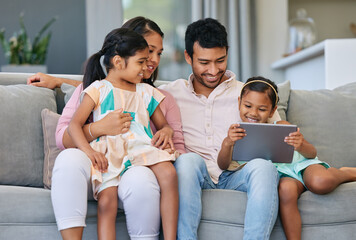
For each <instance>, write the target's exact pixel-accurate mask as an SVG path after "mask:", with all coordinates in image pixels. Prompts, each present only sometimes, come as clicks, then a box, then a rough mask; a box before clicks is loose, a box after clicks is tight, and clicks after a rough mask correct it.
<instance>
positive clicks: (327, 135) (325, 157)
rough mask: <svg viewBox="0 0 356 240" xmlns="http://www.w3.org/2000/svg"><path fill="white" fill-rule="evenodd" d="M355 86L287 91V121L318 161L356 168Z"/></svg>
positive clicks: (335, 165) (355, 84) (354, 84)
mask: <svg viewBox="0 0 356 240" xmlns="http://www.w3.org/2000/svg"><path fill="white" fill-rule="evenodd" d="M355 109H356V83H353V84H349V85H348V86H345V87H341V88H338V89H335V90H326V89H323V90H315V91H305V90H291V93H290V98H289V105H288V111H287V119H288V121H289V122H291V123H293V124H296V125H298V127H300V130H301V133H302V134H303V135H304V137H305V139H307V140H308V141H309V142H311V143H312V144H314V146H315V147H316V149H317V151H318V157H319V159H320V160H322V161H325V162H328V163H329V164H330V165H331V166H333V167H342V166H352V167H356V148H355V143H356V131H355V129H356V121H355V118H356V110H355Z"/></svg>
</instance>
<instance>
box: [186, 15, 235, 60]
mask: <svg viewBox="0 0 356 240" xmlns="http://www.w3.org/2000/svg"><path fill="white" fill-rule="evenodd" d="M195 42H198V43H199V45H200V46H201V47H203V48H215V47H226V52H227V50H228V48H229V46H228V43H227V32H226V29H225V27H224V26H223V25H221V23H219V22H218V21H217V20H216V19H212V18H205V19H201V20H198V21H196V22H193V23H191V24H189V26H188V27H187V30H186V32H185V50H186V51H187V53H188V55H189V56H190V57H191V58H193V46H194V43H195Z"/></svg>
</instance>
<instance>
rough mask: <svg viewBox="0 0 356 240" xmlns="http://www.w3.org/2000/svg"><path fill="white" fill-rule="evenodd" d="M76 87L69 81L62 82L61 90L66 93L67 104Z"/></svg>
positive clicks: (65, 101)
mask: <svg viewBox="0 0 356 240" xmlns="http://www.w3.org/2000/svg"><path fill="white" fill-rule="evenodd" d="M75 89H76V87H75V86H73V85H70V84H67V83H62V85H61V91H62V92H63V93H64V103H65V104H67V102H68V101H69V99H70V98H71V96H72V95H73V93H74V91H75Z"/></svg>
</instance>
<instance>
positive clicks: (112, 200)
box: [98, 190, 118, 214]
mask: <svg viewBox="0 0 356 240" xmlns="http://www.w3.org/2000/svg"><path fill="white" fill-rule="evenodd" d="M103 191H105V190H103ZM117 209H118V197H117V193H110V194H107V192H100V193H99V198H98V211H99V212H100V213H104V214H106V213H115V214H116V212H117Z"/></svg>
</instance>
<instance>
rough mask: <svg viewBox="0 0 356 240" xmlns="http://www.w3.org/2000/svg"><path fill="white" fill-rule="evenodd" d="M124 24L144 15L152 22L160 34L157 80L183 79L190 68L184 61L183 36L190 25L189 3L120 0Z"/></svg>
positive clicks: (189, 0) (178, 0)
mask: <svg viewBox="0 0 356 240" xmlns="http://www.w3.org/2000/svg"><path fill="white" fill-rule="evenodd" d="M122 3H123V12H124V21H126V20H128V19H130V18H133V17H136V16H144V17H146V18H149V19H151V20H153V21H155V22H156V23H157V24H158V26H159V27H160V28H161V30H162V31H163V33H164V39H163V48H164V51H163V54H162V57H161V62H160V65H159V72H158V79H159V80H169V81H173V80H176V79H178V78H185V79H187V78H188V76H189V74H190V73H191V68H190V66H189V65H188V64H187V63H186V62H185V59H184V49H185V44H184V35H185V30H186V27H187V25H188V24H189V23H190V22H191V0H150V1H142V0H123V1H122Z"/></svg>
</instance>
